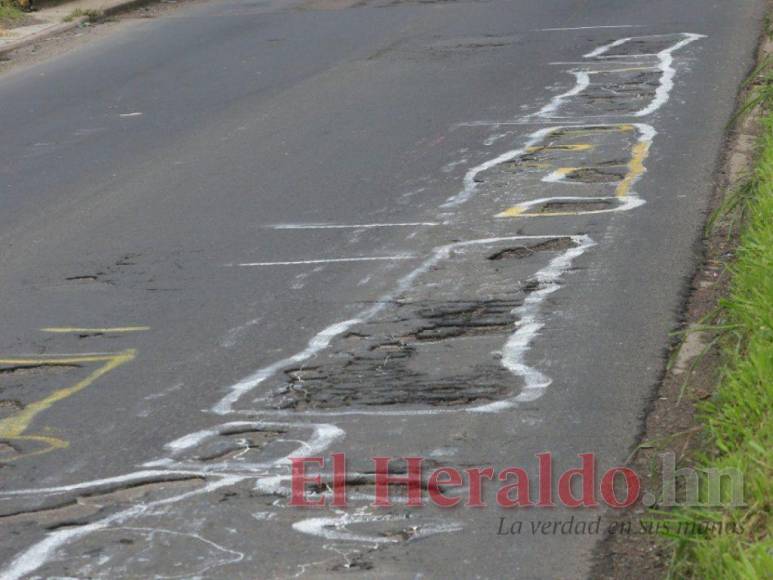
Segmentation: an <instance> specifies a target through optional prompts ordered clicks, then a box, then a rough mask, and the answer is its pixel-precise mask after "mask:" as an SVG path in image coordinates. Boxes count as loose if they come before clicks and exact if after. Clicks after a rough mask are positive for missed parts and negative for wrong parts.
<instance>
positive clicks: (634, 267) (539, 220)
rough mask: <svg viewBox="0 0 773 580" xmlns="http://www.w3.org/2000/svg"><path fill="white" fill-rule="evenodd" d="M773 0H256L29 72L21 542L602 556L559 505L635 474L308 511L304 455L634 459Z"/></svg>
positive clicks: (8, 447) (10, 398) (518, 566)
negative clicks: (518, 496)
mask: <svg viewBox="0 0 773 580" xmlns="http://www.w3.org/2000/svg"><path fill="white" fill-rule="evenodd" d="M763 4H764V3H763V2H762V1H751V0H748V1H747V0H744V1H737V2H732V3H730V2H707V1H705V0H679V1H677V0H657V1H650V2H624V3H623V2H616V1H611V0H610V1H597V2H592V3H588V2H582V3H579V2H571V1H568V0H560V1H555V2H550V3H545V2H521V1H511V2H505V1H503V0H492V1H489V2H461V1H460V2H431V1H430V2H411V1H397V2H388V1H383V2H382V1H377V2H369V1H365V2H347V1H346V0H308V1H307V2H303V3H294V2H280V1H265V2H247V1H244V2H237V1H229V0H227V1H222V2H216V3H214V2H213V3H204V4H195V5H192V6H181V7H180V8H179V9H177V10H174V11H171V12H169V13H168V14H166V15H164V16H163V17H160V18H157V19H153V20H138V21H128V22H125V23H122V24H121V25H120V26H117V27H116V29H115V30H114V31H113V32H112V33H111V34H109V35H107V36H105V37H103V38H100V39H99V40H96V41H94V42H90V43H84V44H83V45H82V46H80V47H78V48H77V49H76V50H73V51H71V52H69V53H67V54H65V55H62V56H58V57H56V58H52V59H50V60H47V61H45V62H42V63H40V64H36V65H34V66H29V67H23V68H19V69H16V70H13V71H11V72H9V73H6V74H4V75H3V76H2V77H0V103H2V106H0V131H1V134H2V139H0V187H1V188H2V190H1V192H0V296H2V297H3V300H2V301H0V320H2V324H1V325H0V399H1V401H0V402H2V405H0V413H2V414H0V453H1V454H2V455H0V459H1V460H2V464H0V477H1V479H0V486H1V488H0V489H1V490H2V491H0V516H1V517H0V526H2V527H3V528H4V532H3V540H2V545H1V546H0V561H2V562H4V563H5V568H4V571H3V572H2V574H3V577H4V578H12V577H22V576H24V575H38V576H40V575H42V576H44V577H52V576H60V577H61V576H67V577H150V576H154V575H157V577H196V576H200V577H212V578H258V577H259V578H268V577H277V578H287V577H312V578H313V577H330V576H331V575H337V574H354V575H356V576H372V577H378V578H386V577H396V578H402V577H458V578H462V577H484V578H503V577H512V578H559V577H560V578H582V577H586V576H587V574H588V573H589V570H590V566H591V563H592V557H593V553H594V549H595V548H596V547H597V544H598V542H599V540H600V538H601V535H593V534H572V535H564V536H562V535H560V534H558V535H555V536H554V535H548V536H542V535H540V534H532V533H531V530H530V529H529V528H528V525H527V524H528V523H529V522H539V521H544V520H548V519H550V520H565V519H566V518H568V517H570V516H572V515H574V516H575V517H576V518H580V519H584V520H588V521H591V520H595V518H596V517H597V516H598V515H600V514H603V513H604V511H603V510H601V509H598V510H593V509H586V510H569V509H564V508H553V509H515V510H501V509H499V508H497V507H496V506H494V505H490V506H489V507H488V508H485V509H481V508H478V509H472V508H465V507H459V508H455V509H450V510H449V509H445V510H443V509H435V508H431V507H426V508H423V509H416V510H407V509H405V508H404V506H402V505H399V504H398V505H397V506H396V507H394V508H392V509H391V510H387V511H379V510H378V509H375V508H370V507H369V506H368V504H369V501H370V500H369V499H368V493H370V486H368V485H367V477H363V476H358V477H360V479H357V478H356V477H355V478H354V479H353V480H352V482H350V483H351V485H350V487H351V488H352V490H353V493H354V494H359V495H355V496H353V498H352V501H351V504H350V506H349V507H348V508H346V509H343V510H338V511H335V510H332V509H329V510H319V511H317V510H311V511H308V510H307V511H304V510H300V509H295V508H290V507H288V506H287V497H286V493H287V489H288V486H287V481H286V480H285V479H283V477H284V476H285V475H286V474H287V473H288V470H287V466H286V465H285V464H284V463H283V462H282V457H284V456H286V455H288V454H289V455H293V454H296V455H297V454H303V453H305V452H310V451H313V452H315V453H316V454H318V455H326V454H328V453H331V452H336V451H340V452H346V453H347V456H348V458H349V462H350V467H351V470H352V471H355V472H358V473H362V472H367V470H368V469H369V468H368V461H367V460H368V458H369V457H371V456H374V455H390V456H408V455H411V456H423V457H426V458H427V460H428V463H430V464H435V465H450V466H457V467H460V468H462V467H464V468H466V467H470V466H477V465H493V466H496V468H497V469H501V468H503V467H506V466H509V465H517V466H523V467H525V468H527V470H528V471H529V472H530V473H533V472H534V469H535V465H536V459H535V457H534V455H535V454H536V453H540V452H545V451H550V452H552V453H553V455H554V461H555V466H554V470H555V471H557V472H559V471H561V470H562V469H564V468H567V467H574V466H576V465H578V461H579V460H578V458H577V454H578V453H595V454H597V457H598V458H599V459H598V461H599V470H603V469H604V468H606V467H609V466H615V465H621V464H623V462H624V461H625V458H626V457H627V456H628V454H629V453H630V451H631V449H632V448H633V446H634V445H635V444H636V441H637V434H638V432H639V428H640V424H641V420H642V417H643V414H644V413H645V411H646V408H647V404H648V401H649V400H651V398H652V397H653V396H654V389H655V386H656V384H657V381H658V377H659V376H660V374H661V373H662V371H663V369H664V366H665V360H664V352H665V349H666V347H667V345H668V341H669V338H668V333H669V331H671V330H672V329H673V328H674V327H675V325H676V323H677V321H678V316H679V311H680V306H681V303H682V300H683V296H684V293H685V290H686V287H687V284H688V281H689V277H690V275H691V272H692V271H693V268H694V266H695V263H696V259H697V257H698V247H697V242H698V241H699V239H700V233H701V228H702V224H703V222H704V220H705V212H706V210H707V207H708V203H709V198H710V194H711V191H712V185H713V176H714V170H715V166H716V162H717V160H718V158H719V155H720V153H721V151H722V144H723V131H724V127H725V125H726V123H727V121H728V120H729V119H730V117H731V115H732V112H733V110H734V105H735V96H736V93H737V90H738V86H739V83H740V82H741V80H742V79H743V77H744V75H745V74H746V73H747V72H748V70H749V68H750V67H751V66H752V63H753V54H754V48H755V45H756V39H757V36H758V33H759V30H760V28H761V22H762V13H763ZM602 26H603V27H602ZM606 26H620V27H619V28H606ZM545 29H571V30H545ZM686 33H690V34H697V35H703V36H702V37H690V36H688V35H686ZM626 37H637V38H634V39H632V40H630V41H628V42H625V43H620V44H619V45H618V46H617V47H616V48H615V47H612V48H610V49H608V50H607V51H606V52H602V53H598V58H597V57H594V56H593V55H591V56H588V55H589V53H591V51H594V50H595V49H597V48H599V47H602V46H604V45H608V44H609V43H612V42H613V41H616V40H619V39H622V38H626ZM639 37H640V38H639ZM682 41H684V42H683V45H681V46H679V47H676V48H674V50H673V53H671V57H672V58H671V60H670V61H669V62H670V64H668V66H669V67H672V68H673V71H674V74H673V79H672V80H673V88H670V87H669V86H668V85H669V82H668V79H667V78H666V79H665V80H664V77H668V76H669V75H668V73H666V74H663V72H662V70H660V69H658V68H653V67H659V66H665V65H664V64H663V63H664V61H663V58H662V54H663V53H662V51H664V50H666V51H667V50H668V49H669V47H674V46H675V45H676V44H677V43H680V42H682ZM659 52H660V53H661V56H657V55H656V53H659ZM640 55H644V56H640ZM608 57H613V58H608ZM561 63H565V64H561ZM567 63H568V64H567ZM572 63H579V64H572ZM621 64H622V65H623V66H622V69H625V70H622V69H621V66H620V65H621ZM629 69H631V70H629ZM578 70H579V71H587V70H592V72H591V74H590V75H589V78H590V79H591V84H590V86H588V87H585V88H584V90H582V91H580V90H578V91H576V94H569V95H567V96H566V98H562V99H557V97H558V96H559V95H561V94H564V93H567V91H570V90H571V89H572V88H573V87H575V82H581V81H582V79H581V75H575V74H572V71H578ZM578 86H579V85H578ZM580 88H582V87H580ZM669 89H670V90H669ZM551 102H552V103H553V105H554V106H553V107H550V103H551ZM571 125H580V126H581V127H582V129H577V128H575V129H574V130H572V129H571ZM645 125H646V127H645ZM567 127H569V128H567ZM549 128H553V129H549ZM652 129H654V132H656V133H657V134H656V135H655V136H654V138H653V134H652ZM540 130H542V131H543V134H542V136H541V137H540V136H539V135H535V132H537V131H540ZM637 145H638V148H637ZM572 146H575V147H572ZM525 147H532V149H528V150H526V149H523V148H525ZM517 150H521V153H520V154H519V153H517ZM509 151H516V153H512V154H511V155H509V156H506V157H502V158H500V159H499V162H501V163H499V162H492V163H490V164H488V165H486V166H485V167H484V166H482V165H481V164H484V163H486V162H487V161H490V160H494V159H496V158H497V157H498V156H500V155H502V154H504V153H506V152H509ZM637 151H638V152H639V154H642V153H644V155H645V156H646V159H644V158H642V159H641V160H642V161H643V165H644V166H645V167H646V173H643V174H640V173H641V172H640V171H638V170H637V165H636V154H637ZM475 167H478V168H479V169H480V170H474V168H475ZM562 167H574V168H577V167H580V168H582V167H595V168H596V170H594V171H595V173H594V171H590V172H587V173H582V172H575V173H572V172H568V173H567V172H564V174H563V175H564V179H563V180H561V179H558V180H555V179H554V180H553V181H550V182H544V181H542V179H543V178H544V177H545V176H546V175H548V174H549V173H550V172H551V171H553V170H555V169H558V168H562ZM598 168H601V169H598ZM610 168H611V169H610ZM465 176H467V181H466V182H465ZM465 183H466V185H465ZM460 192H461V193H462V194H464V195H460ZM616 195H617V197H615V196H616ZM567 196H571V197H576V198H588V197H590V198H592V199H591V200H586V201H583V200H582V199H580V200H572V205H567V204H566V202H567V200H563V203H564V205H560V202H561V200H552V201H551V200H547V201H538V200H540V199H543V198H551V197H567ZM599 197H603V198H604V199H603V200H599V199H598V198H599ZM449 199H451V200H452V203H450V204H449V203H447V202H448V200H449ZM638 200H643V201H644V202H646V203H644V204H642V205H638ZM524 203H525V204H526V205H520V206H519V205H518V204H524ZM551 204H552V205H551ZM511 207H518V208H519V209H520V210H522V211H521V213H522V215H517V216H515V217H495V216H496V215H497V214H499V213H501V212H503V211H504V210H507V209H508V208H511ZM600 210H601V211H600ZM610 210H614V211H610ZM589 211H590V212H595V213H587V212H589ZM551 212H559V213H562V214H567V215H558V216H550V215H545V214H546V213H551ZM517 213H518V211H514V212H511V215H512V214H517ZM523 214H526V215H523ZM535 214H539V215H535ZM406 223H408V224H417V223H420V224H422V225H394V224H406ZM281 224H285V225H286V224H295V225H303V224H306V225H309V224H327V225H344V226H351V225H356V224H392V225H391V226H389V227H367V228H365V227H361V228H354V227H344V228H324V229H308V228H306V229H303V228H295V229H287V228H285V229H277V228H276V227H272V226H276V225H281ZM518 236H536V237H535V238H518ZM492 238H493V240H492ZM481 240H484V241H481ZM485 240H489V241H485ZM546 241H547V242H549V243H548V244H544V245H543V246H539V245H538V244H540V243H541V242H546ZM524 247H527V248H529V249H527V250H524V249H523V248H524ZM519 248H520V249H519ZM502 251H504V254H502V255H501V259H499V260H490V259H487V258H490V257H492V256H495V255H496V254H497V253H500V252H502ZM352 258H356V259H359V258H378V259H374V260H372V259H368V260H360V261H351V260H350V259H352ZM382 258H384V259H382ZM325 260H328V261H325ZM329 260H345V261H329ZM316 261H320V262H316ZM269 262H283V264H273V265H265V264H266V263H269ZM284 262H314V263H302V264H286V263H284ZM240 264H251V265H249V266H240ZM343 321H349V322H347V324H346V325H341V324H338V323H341V322H343ZM336 324H338V326H333V325H336ZM530 324H533V325H534V326H536V327H538V332H536V334H531V333H530V330H529V328H530V327H529V325H530ZM125 327H135V328H133V329H132V331H131V332H127V331H100V330H99V329H116V328H118V329H120V328H125ZM146 327H147V328H146ZM52 328H53V329H60V331H58V332H52V331H51V329H52ZM531 328H534V327H531ZM46 329H48V330H46ZM68 329H69V330H68ZM77 329H82V330H77ZM83 329H93V330H83ZM325 329H328V330H330V332H328V333H327V334H324V333H323V335H320V334H319V333H321V332H322V331H324V330H325ZM513 333H516V335H515V336H517V337H520V338H524V337H526V338H525V343H524V342H522V343H521V344H520V346H519V344H516V343H518V341H517V340H514V339H512V338H510V337H511V336H513ZM310 341H311V343H310ZM89 353H102V354H96V355H92V354H89ZM299 353H300V354H299ZM294 355H298V356H296V358H295V359H294V360H288V359H289V357H293V356H294ZM282 361H284V362H282ZM100 369H101V370H100ZM261 369H270V371H271V372H265V373H263V374H262V375H255V373H256V372H257V371H260V370H261ZM103 371H104V372H103ZM244 379H247V380H246V381H244ZM547 383H549V385H547ZM242 387H243V388H242ZM234 393H236V394H238V395H240V396H238V397H237V396H233V397H232V398H230V399H229V398H228V396H229V394H234ZM224 397H226V399H223V398H224ZM223 401H225V403H224V402H223ZM219 403H220V404H219ZM231 403H233V404H231ZM492 404H493V405H494V407H491V405H492ZM485 411H493V412H485ZM235 422H241V423H239V424H238V425H230V426H227V427H224V426H223V425H225V424H231V423H235ZM202 430H211V431H210V432H208V433H204V434H202V435H201V436H199V437H188V438H187V439H182V440H181V439H180V438H183V437H185V436H186V435H190V434H192V433H198V432H200V431H202ZM327 436H329V438H328V439H325V437H327ZM321 440H322V441H323V444H321V445H319V446H316V447H315V445H316V443H319V442H320V441H321ZM174 441H177V442H178V443H177V444H176V445H169V444H170V442H174ZM189 444H190V445H189ZM303 445H306V447H304V446H303ZM309 446H311V447H309ZM492 487H493V485H492ZM320 497H325V495H324V494H322V495H321V496H320ZM492 498H493V495H492V496H491V497H490V498H489V499H490V500H491V499H492ZM489 503H492V502H491V501H490V502H489ZM500 517H505V518H506V520H507V522H508V525H509V523H511V522H514V521H517V520H521V521H523V522H525V523H524V529H523V530H524V531H523V532H522V534H521V535H517V536H502V535H498V533H497V532H498V529H499V526H500ZM314 518H327V519H321V520H314Z"/></svg>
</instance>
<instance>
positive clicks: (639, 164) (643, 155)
mask: <svg viewBox="0 0 773 580" xmlns="http://www.w3.org/2000/svg"><path fill="white" fill-rule="evenodd" d="M631 151H632V155H631V160H630V161H629V162H628V173H626V174H625V177H624V178H623V180H622V181H621V182H620V183H618V184H617V189H616V190H615V195H616V196H617V197H625V196H626V195H628V192H629V191H631V186H632V185H633V184H634V182H635V181H636V180H637V179H638V178H639V177H640V176H641V174H642V173H644V172H645V171H646V169H645V167H644V160H645V159H647V155H649V153H650V142H649V141H641V142H639V143H637V144H636V145H634V146H633V148H632V150H631Z"/></svg>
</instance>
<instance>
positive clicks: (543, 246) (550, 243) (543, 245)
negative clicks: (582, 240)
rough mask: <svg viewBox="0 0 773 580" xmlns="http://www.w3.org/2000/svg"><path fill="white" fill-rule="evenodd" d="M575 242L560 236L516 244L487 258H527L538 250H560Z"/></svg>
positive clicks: (571, 245) (570, 246) (574, 244)
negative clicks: (527, 243)
mask: <svg viewBox="0 0 773 580" xmlns="http://www.w3.org/2000/svg"><path fill="white" fill-rule="evenodd" d="M576 245H577V244H576V243H575V242H574V240H572V238H570V237H568V236H564V237H561V238H551V239H549V240H546V241H544V242H538V243H536V244H529V245H523V246H518V247H515V248H505V249H503V250H499V251H498V252H496V253H495V254H492V255H491V256H489V257H488V259H489V260H505V259H512V258H515V259H520V258H527V257H529V256H532V255H534V254H536V253H539V252H561V251H563V250H568V249H569V248H573V247H575V246H576Z"/></svg>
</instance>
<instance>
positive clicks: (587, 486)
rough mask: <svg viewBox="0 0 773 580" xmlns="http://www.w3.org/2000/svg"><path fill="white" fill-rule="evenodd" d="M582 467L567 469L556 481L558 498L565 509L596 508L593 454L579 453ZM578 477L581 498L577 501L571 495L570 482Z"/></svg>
mask: <svg viewBox="0 0 773 580" xmlns="http://www.w3.org/2000/svg"><path fill="white" fill-rule="evenodd" d="M578 457H579V458H580V460H581V462H582V467H575V468H572V469H567V470H566V471H565V472H564V473H562V474H561V477H560V478H559V479H558V497H559V498H560V500H561V504H562V505H565V506H566V507H570V508H576V507H580V506H581V505H583V506H585V507H598V505H599V504H598V503H597V502H596V489H595V487H596V461H595V457H594V455H593V453H581V454H580V455H579V456H578ZM575 477H579V478H581V480H582V497H581V498H580V499H577V498H576V497H574V495H573V494H572V480H573V479H574V478H575Z"/></svg>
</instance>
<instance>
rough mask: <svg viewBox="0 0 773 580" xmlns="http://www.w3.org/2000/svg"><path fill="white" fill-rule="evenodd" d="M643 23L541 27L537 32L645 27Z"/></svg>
mask: <svg viewBox="0 0 773 580" xmlns="http://www.w3.org/2000/svg"><path fill="white" fill-rule="evenodd" d="M643 27H644V25H643V24H609V25H601V26H574V27H571V28H539V29H537V32H563V31H567V30H596V29H600V28H643Z"/></svg>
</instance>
